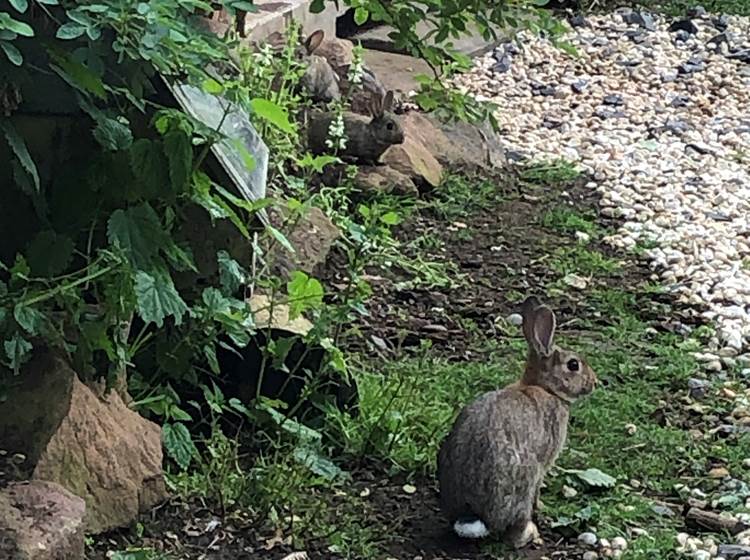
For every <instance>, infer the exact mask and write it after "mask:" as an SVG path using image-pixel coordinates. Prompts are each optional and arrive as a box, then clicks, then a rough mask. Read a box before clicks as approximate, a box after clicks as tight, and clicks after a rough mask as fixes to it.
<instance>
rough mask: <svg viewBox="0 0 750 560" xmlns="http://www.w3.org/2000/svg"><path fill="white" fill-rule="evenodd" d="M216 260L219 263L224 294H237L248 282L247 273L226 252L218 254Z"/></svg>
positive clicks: (220, 280)
mask: <svg viewBox="0 0 750 560" xmlns="http://www.w3.org/2000/svg"><path fill="white" fill-rule="evenodd" d="M216 259H217V260H218V262H219V282H220V283H221V287H222V288H224V293H226V294H234V293H236V292H237V290H239V289H240V286H242V285H243V284H244V283H245V282H246V280H247V275H246V274H245V271H244V270H242V267H241V266H240V263H238V262H237V261H236V260H234V259H233V258H232V257H230V256H229V253H227V252H226V251H219V252H218V253H216Z"/></svg>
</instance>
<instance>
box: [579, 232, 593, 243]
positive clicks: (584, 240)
mask: <svg viewBox="0 0 750 560" xmlns="http://www.w3.org/2000/svg"><path fill="white" fill-rule="evenodd" d="M575 237H576V240H577V241H578V242H579V243H588V242H589V241H591V236H590V235H589V234H588V233H586V232H585V231H577V232H575Z"/></svg>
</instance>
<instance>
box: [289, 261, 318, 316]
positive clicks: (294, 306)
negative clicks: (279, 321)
mask: <svg viewBox="0 0 750 560" xmlns="http://www.w3.org/2000/svg"><path fill="white" fill-rule="evenodd" d="M286 289H287V294H288V295H289V319H290V320H294V319H296V318H297V317H299V316H300V315H301V314H302V313H303V312H304V311H306V310H308V309H316V308H318V307H320V306H321V305H322V304H323V285H322V284H321V283H320V282H319V281H318V280H316V279H315V278H311V277H309V276H308V275H307V274H305V273H304V272H301V271H299V270H298V271H295V272H294V273H293V274H292V279H291V280H290V281H289V282H288V283H287V285H286Z"/></svg>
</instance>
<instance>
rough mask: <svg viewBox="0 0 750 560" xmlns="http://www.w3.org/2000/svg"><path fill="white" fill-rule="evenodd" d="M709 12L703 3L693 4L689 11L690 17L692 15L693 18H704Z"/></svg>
mask: <svg viewBox="0 0 750 560" xmlns="http://www.w3.org/2000/svg"><path fill="white" fill-rule="evenodd" d="M707 14H708V12H706V8H704V7H703V6H701V5H698V6H693V7H692V8H690V9H689V10H688V11H687V15H688V17H691V18H702V17H706V15H707Z"/></svg>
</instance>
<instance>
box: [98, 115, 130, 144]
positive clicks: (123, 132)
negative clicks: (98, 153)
mask: <svg viewBox="0 0 750 560" xmlns="http://www.w3.org/2000/svg"><path fill="white" fill-rule="evenodd" d="M94 138H95V139H96V141H97V142H99V144H100V145H101V146H102V147H103V148H104V149H105V150H109V151H111V152H118V151H120V150H127V149H128V148H129V147H130V146H131V144H132V143H133V133H132V132H130V128H128V126H127V125H125V124H123V123H121V122H120V121H118V120H116V119H110V118H107V117H105V118H104V119H102V120H100V121H99V122H97V123H96V128H95V129H94Z"/></svg>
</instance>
